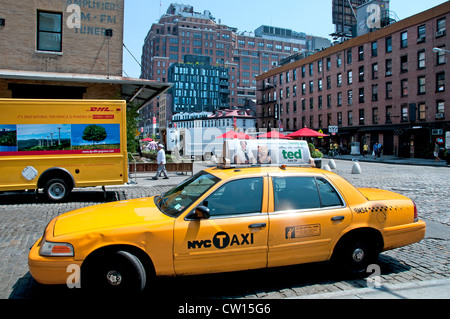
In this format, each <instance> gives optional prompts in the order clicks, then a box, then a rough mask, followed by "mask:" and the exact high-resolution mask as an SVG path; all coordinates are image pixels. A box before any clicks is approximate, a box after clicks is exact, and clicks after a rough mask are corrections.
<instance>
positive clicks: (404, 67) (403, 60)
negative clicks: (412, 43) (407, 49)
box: [400, 55, 408, 73]
mask: <svg viewBox="0 0 450 319" xmlns="http://www.w3.org/2000/svg"><path fill="white" fill-rule="evenodd" d="M400 72H401V73H405V72H408V56H407V55H403V56H401V57H400Z"/></svg>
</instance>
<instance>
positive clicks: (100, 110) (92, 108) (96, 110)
mask: <svg viewBox="0 0 450 319" xmlns="http://www.w3.org/2000/svg"><path fill="white" fill-rule="evenodd" d="M112 111H113V110H111V109H110V108H109V107H107V106H106V107H96V106H91V109H90V110H89V112H112Z"/></svg>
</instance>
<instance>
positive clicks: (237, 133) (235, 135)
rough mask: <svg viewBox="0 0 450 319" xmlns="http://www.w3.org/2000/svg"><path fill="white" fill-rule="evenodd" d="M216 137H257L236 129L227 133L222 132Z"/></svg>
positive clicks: (250, 138)
mask: <svg viewBox="0 0 450 319" xmlns="http://www.w3.org/2000/svg"><path fill="white" fill-rule="evenodd" d="M216 138H230V139H240V140H254V139H255V138H254V137H252V136H250V135H247V134H245V133H242V132H236V131H228V132H226V133H225V134H222V135H220V136H217V137H216Z"/></svg>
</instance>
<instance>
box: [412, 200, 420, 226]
mask: <svg viewBox="0 0 450 319" xmlns="http://www.w3.org/2000/svg"><path fill="white" fill-rule="evenodd" d="M413 204H414V222H417V221H419V217H418V216H417V206H416V203H414V202H413Z"/></svg>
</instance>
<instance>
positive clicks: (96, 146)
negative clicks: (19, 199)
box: [0, 99, 128, 191]
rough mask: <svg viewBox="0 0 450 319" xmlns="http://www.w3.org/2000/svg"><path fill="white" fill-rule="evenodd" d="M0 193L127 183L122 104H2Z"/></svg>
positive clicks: (13, 101) (11, 101)
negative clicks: (61, 184)
mask: <svg viewBox="0 0 450 319" xmlns="http://www.w3.org/2000/svg"><path fill="white" fill-rule="evenodd" d="M0 112H1V114H2V116H1V118H0V191H9V190H22V189H37V188H43V187H44V185H45V183H46V181H48V179H49V178H63V179H65V180H66V181H67V182H69V184H71V185H69V186H70V187H71V188H72V187H86V186H100V185H113V184H123V183H126V182H127V181H128V168H127V151H126V105H125V102H124V101H100V100H20V99H0Z"/></svg>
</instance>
